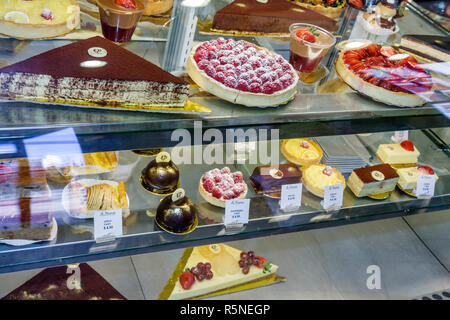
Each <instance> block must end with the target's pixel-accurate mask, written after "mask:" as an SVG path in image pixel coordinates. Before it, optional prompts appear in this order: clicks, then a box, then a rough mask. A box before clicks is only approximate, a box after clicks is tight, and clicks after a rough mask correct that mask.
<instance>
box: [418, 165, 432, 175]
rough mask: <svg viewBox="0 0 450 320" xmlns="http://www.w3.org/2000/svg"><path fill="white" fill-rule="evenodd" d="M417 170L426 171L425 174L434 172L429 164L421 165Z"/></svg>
mask: <svg viewBox="0 0 450 320" xmlns="http://www.w3.org/2000/svg"><path fill="white" fill-rule="evenodd" d="M417 170H419V171H421V172H423V173H425V174H434V170H433V169H431V167H429V166H419V167H417Z"/></svg>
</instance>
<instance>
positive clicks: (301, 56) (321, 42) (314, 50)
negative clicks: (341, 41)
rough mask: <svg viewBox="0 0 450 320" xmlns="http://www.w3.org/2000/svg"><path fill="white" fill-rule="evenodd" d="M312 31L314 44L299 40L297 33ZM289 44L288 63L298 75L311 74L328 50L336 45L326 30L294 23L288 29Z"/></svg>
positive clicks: (333, 38) (306, 24) (334, 39)
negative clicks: (302, 30)
mask: <svg viewBox="0 0 450 320" xmlns="http://www.w3.org/2000/svg"><path fill="white" fill-rule="evenodd" d="M301 29H304V30H310V29H313V30H314V33H315V34H317V35H316V36H315V38H316V40H315V42H309V41H306V40H304V39H301V38H299V37H298V36H297V35H296V33H297V31H299V30H301ZM289 32H290V38H291V44H290V55H289V63H290V64H291V65H292V66H293V67H294V69H295V70H296V71H298V72H299V73H311V72H313V71H314V70H315V69H316V67H317V66H318V65H319V63H320V61H321V60H322V58H323V57H324V56H325V55H326V54H327V52H328V50H329V49H330V48H331V47H332V46H334V44H335V43H336V38H335V37H334V36H333V35H332V34H331V33H330V32H328V31H327V30H325V29H323V28H320V27H317V26H315V25H312V24H308V23H294V24H291V26H290V27H289Z"/></svg>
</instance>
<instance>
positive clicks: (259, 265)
mask: <svg viewBox="0 0 450 320" xmlns="http://www.w3.org/2000/svg"><path fill="white" fill-rule="evenodd" d="M255 259H256V260H257V261H258V264H257V265H256V266H257V267H258V268H260V269H261V268H262V267H263V266H264V264H267V263H268V261H267V260H266V259H264V258H263V257H261V256H256V257H255Z"/></svg>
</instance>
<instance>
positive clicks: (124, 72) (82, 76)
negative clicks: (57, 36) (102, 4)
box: [0, 37, 189, 110]
mask: <svg viewBox="0 0 450 320" xmlns="http://www.w3.org/2000/svg"><path fill="white" fill-rule="evenodd" d="M188 93H189V85H188V83H187V82H185V81H184V80H182V79H180V78H178V77H175V76H173V75H171V74H170V73H168V72H166V71H164V70H162V69H161V68H159V67H157V66H155V65H154V64H152V63H150V62H149V61H147V60H145V59H143V58H141V57H139V56H137V55H135V54H133V53H131V52H130V51H128V50H126V49H123V48H121V47H120V46H118V45H116V44H114V43H113V42H111V41H109V40H106V39H104V38H102V37H93V38H89V39H86V40H82V41H78V42H75V43H71V44H69V45H66V46H62V47H59V48H56V49H53V50H50V51H47V52H44V53H42V54H39V55H37V56H34V57H32V58H29V59H27V60H24V61H21V62H18V63H15V64H13V65H10V66H8V67H5V68H2V69H0V96H2V97H7V98H16V99H31V100H35V101H36V100H37V101H44V102H56V103H67V104H75V105H89V106H95V107H109V108H121V109H124V108H125V109H130V110H139V109H144V110H145V109H151V107H158V106H159V107H161V106H162V107H171V106H184V104H185V102H186V99H187V97H188Z"/></svg>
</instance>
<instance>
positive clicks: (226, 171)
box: [220, 167, 231, 174]
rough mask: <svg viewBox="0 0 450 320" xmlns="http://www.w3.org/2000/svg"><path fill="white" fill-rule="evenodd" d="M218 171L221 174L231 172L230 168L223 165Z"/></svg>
mask: <svg viewBox="0 0 450 320" xmlns="http://www.w3.org/2000/svg"><path fill="white" fill-rule="evenodd" d="M220 173H222V174H228V173H231V170H230V168H229V167H223V168H222V169H221V170H220Z"/></svg>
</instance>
